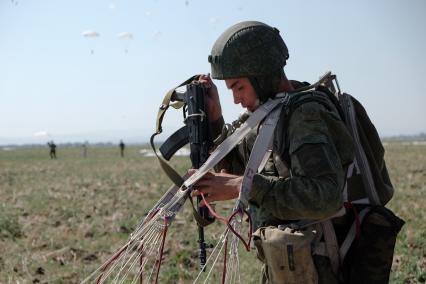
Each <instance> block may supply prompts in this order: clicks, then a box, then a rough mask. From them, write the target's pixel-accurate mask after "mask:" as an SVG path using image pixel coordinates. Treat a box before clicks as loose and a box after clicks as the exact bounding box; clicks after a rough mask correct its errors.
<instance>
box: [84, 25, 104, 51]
mask: <svg viewBox="0 0 426 284" xmlns="http://www.w3.org/2000/svg"><path fill="white" fill-rule="evenodd" d="M81 35H82V36H84V37H86V38H97V37H99V36H100V34H99V33H98V32H95V31H92V30H87V31H84V32H82V33H81ZM94 53H95V52H94V50H93V48H92V49H91V50H90V54H94Z"/></svg>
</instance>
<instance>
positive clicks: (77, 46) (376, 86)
mask: <svg viewBox="0 0 426 284" xmlns="http://www.w3.org/2000/svg"><path fill="white" fill-rule="evenodd" d="M425 15H426V1H424V0H406V1H403V0H399V1H397V0H376V1H371V0H356V1H338V0H335V1H332V0H328V1H314V0H311V1H251V0H238V1H230V0H228V1H195V0H187V1H185V0H183V1H166V0H145V1H142V0H139V1H136V0H134V1H124V0H121V1H102V0H91V1H81V0H73V1H53V0H51V1H49V0H37V1H36V0H0V144H5V143H22V142H25V141H31V142H34V141H37V142H40V143H44V142H45V141H46V140H47V139H48V138H49V139H50V138H53V139H58V140H62V142H63V141H64V140H66V139H69V140H72V141H75V140H78V139H84V137H85V135H86V136H87V137H88V138H87V139H90V140H91V141H93V140H96V139H99V140H102V139H104V137H106V136H105V135H107V134H108V135H109V136H108V135H107V136H108V137H109V138H111V139H113V140H114V139H116V140H118V139H120V138H124V139H126V137H123V136H134V137H148V136H149V134H151V132H152V131H153V129H154V125H155V118H156V113H157V108H158V106H159V104H160V103H161V101H162V98H163V95H164V94H165V93H166V92H167V91H168V90H169V89H170V88H172V87H174V86H176V85H177V84H178V83H180V82H181V81H183V80H185V79H186V78H188V77H189V76H191V75H193V74H196V73H207V72H209V70H210V66H209V64H208V62H207V56H208V54H209V52H210V50H211V47H212V45H213V43H214V41H215V40H216V38H217V37H218V36H219V35H220V34H221V33H222V32H223V31H224V30H225V29H226V28H227V27H229V26H230V25H233V24H235V23H237V22H240V21H243V20H258V21H263V22H265V23H267V24H269V25H272V26H275V27H277V28H278V29H279V30H280V31H281V35H282V36H283V38H284V40H285V42H286V43H287V46H288V48H289V51H290V59H289V61H288V63H287V66H286V68H285V70H286V73H287V75H288V77H289V78H291V79H297V80H303V81H311V82H312V81H315V80H316V79H317V78H318V77H319V76H320V75H322V74H323V73H324V72H325V71H327V70H331V71H333V72H334V73H336V74H337V75H338V79H339V82H340V85H341V87H342V89H343V90H345V91H347V92H349V93H351V94H352V95H354V96H355V97H357V98H358V99H359V100H360V101H361V102H362V103H363V104H364V106H365V107H366V109H367V111H368V112H369V114H370V116H371V118H372V119H373V121H374V122H375V124H376V127H377V129H378V131H379V133H380V134H381V135H382V136H389V135H398V134H416V133H419V132H426V112H425V111H424V109H425V107H426V99H425V95H424V94H423V90H424V85H423V83H424V80H425V79H426V57H425V52H426V17H425ZM85 31H95V32H97V33H98V34H99V37H94V38H88V37H84V36H83V35H82V33H83V32H85ZM122 32H130V33H132V35H133V39H120V38H119V37H118V34H120V33H122ZM216 83H217V85H218V87H219V91H220V93H221V98H222V105H223V109H224V116H225V119H226V120H227V121H231V120H233V119H234V118H236V116H237V114H238V113H239V112H240V111H241V108H240V106H234V105H233V103H232V95H231V93H230V92H229V91H227V90H226V89H225V86H224V83H223V82H222V81H217V82H216ZM172 112H174V114H172ZM166 116H167V117H166V120H165V129H168V130H169V131H172V130H175V129H177V128H178V127H180V126H181V125H182V123H183V122H182V119H181V113H180V112H178V111H173V110H171V111H170V114H166ZM37 133H38V135H39V136H38V137H34V135H35V134H37ZM46 133H47V134H48V135H49V136H43V134H46ZM102 135H104V136H102ZM36 136H37V135H36ZM109 138H108V139H109Z"/></svg>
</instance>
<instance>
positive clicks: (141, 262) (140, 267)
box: [139, 244, 143, 284]
mask: <svg viewBox="0 0 426 284" xmlns="http://www.w3.org/2000/svg"><path fill="white" fill-rule="evenodd" d="M140 252H141V256H140V258H139V270H140V274H139V284H142V283H143V278H142V276H143V244H142V246H141V248H140Z"/></svg>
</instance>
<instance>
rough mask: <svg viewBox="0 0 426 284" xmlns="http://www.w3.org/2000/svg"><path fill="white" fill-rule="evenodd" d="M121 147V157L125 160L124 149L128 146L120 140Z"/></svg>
mask: <svg viewBox="0 0 426 284" xmlns="http://www.w3.org/2000/svg"><path fill="white" fill-rule="evenodd" d="M118 146H119V147H120V155H121V157H122V158H123V157H124V148H126V145H125V144H124V142H123V140H120V144H118Z"/></svg>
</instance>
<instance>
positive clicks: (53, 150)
mask: <svg viewBox="0 0 426 284" xmlns="http://www.w3.org/2000/svg"><path fill="white" fill-rule="evenodd" d="M47 145H48V146H49V148H50V158H51V159H56V144H55V142H53V140H52V141H50V142H47Z"/></svg>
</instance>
